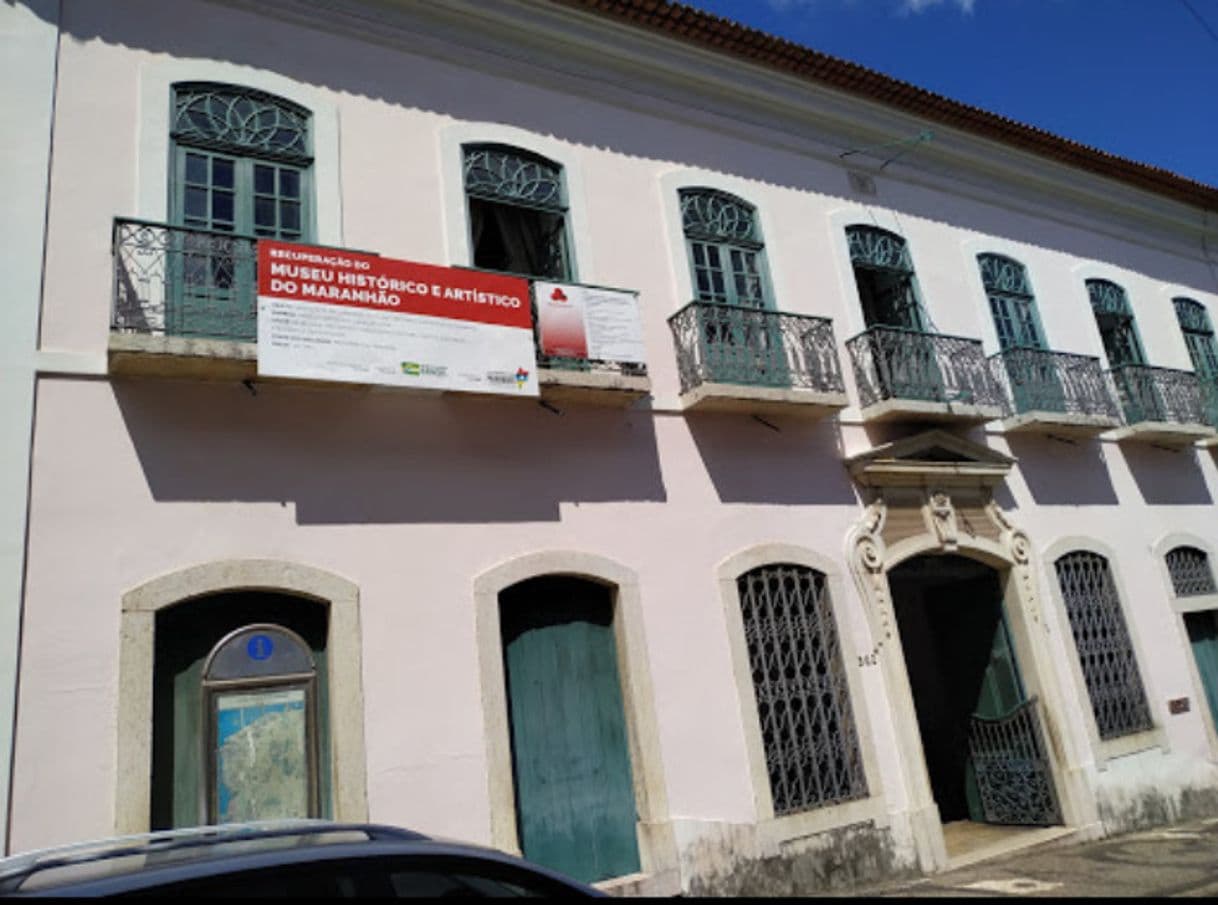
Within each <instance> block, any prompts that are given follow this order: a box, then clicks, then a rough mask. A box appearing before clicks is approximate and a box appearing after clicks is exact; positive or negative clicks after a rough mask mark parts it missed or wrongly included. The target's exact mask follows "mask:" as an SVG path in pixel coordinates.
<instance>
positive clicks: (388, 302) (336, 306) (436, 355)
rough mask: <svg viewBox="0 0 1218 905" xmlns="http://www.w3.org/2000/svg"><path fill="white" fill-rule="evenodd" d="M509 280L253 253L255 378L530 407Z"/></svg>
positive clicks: (519, 291)
mask: <svg viewBox="0 0 1218 905" xmlns="http://www.w3.org/2000/svg"><path fill="white" fill-rule="evenodd" d="M536 372H537V363H536V354H535V351H534V345H533V317H532V312H531V310H530V305H529V284H528V281H527V280H524V279H521V278H520V277H509V276H503V275H501V274H493V273H484V272H482V271H477V270H462V269H458V268H453V267H437V266H434V265H431V264H417V263H413V262H410V261H399V260H395V259H391V258H379V257H376V256H375V255H366V254H359V253H357V252H349V251H341V250H335V249H329V248H320V247H316V246H308V245H291V244H288V243H284V242H271V241H268V240H260V241H259V242H258V373H259V375H262V376H268V377H295V378H303V379H306V380H334V381H342V382H348V383H370V384H383V385H386V386H397V387H413V388H420V389H434V390H462V391H466V392H475V393H495V394H502V395H509V396H537V395H539V392H538V382H537V373H536Z"/></svg>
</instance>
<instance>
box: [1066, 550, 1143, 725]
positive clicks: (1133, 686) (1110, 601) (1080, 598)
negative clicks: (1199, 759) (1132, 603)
mask: <svg viewBox="0 0 1218 905" xmlns="http://www.w3.org/2000/svg"><path fill="white" fill-rule="evenodd" d="M1056 566H1057V580H1058V582H1059V583H1060V584H1061V590H1062V598H1063V600H1064V601H1065V604H1066V613H1067V614H1068V615H1069V617H1070V630H1071V632H1072V633H1073V635H1074V646H1075V647H1076V648H1077V649H1078V657H1079V663H1080V665H1081V666H1082V669H1083V679H1084V680H1085V681H1086V683H1087V694H1088V695H1089V696H1090V698H1091V709H1092V712H1093V713H1094V714H1095V722H1096V725H1097V727H1098V728H1099V733H1100V738H1104V739H1108V738H1116V737H1118V736H1122V735H1129V734H1130V733H1133V732H1139V731H1141V730H1143V729H1150V728H1151V727H1152V725H1153V724H1152V723H1151V719H1150V709H1149V708H1148V706H1147V704H1146V691H1145V689H1144V688H1143V687H1142V678H1141V676H1140V675H1139V674H1138V663H1137V659H1136V658H1135V657H1134V653H1133V644H1132V642H1131V641H1130V638H1129V630H1128V628H1127V627H1126V625H1125V617H1124V616H1123V615H1122V613H1121V602H1120V599H1119V598H1118V597H1117V592H1116V585H1115V584H1114V583H1113V580H1112V574H1111V573H1110V572H1109V570H1108V560H1106V559H1105V558H1104V557H1102V556H1100V555H1098V554H1096V553H1089V552H1086V551H1081V550H1080V551H1076V552H1074V553H1067V554H1066V555H1065V556H1063V557H1061V558H1060V559H1059V560H1057V563H1056Z"/></svg>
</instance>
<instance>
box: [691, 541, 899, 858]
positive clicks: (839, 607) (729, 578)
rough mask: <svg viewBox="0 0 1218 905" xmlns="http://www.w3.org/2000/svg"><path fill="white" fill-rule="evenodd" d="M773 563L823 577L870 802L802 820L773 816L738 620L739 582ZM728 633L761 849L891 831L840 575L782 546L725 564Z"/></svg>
mask: <svg viewBox="0 0 1218 905" xmlns="http://www.w3.org/2000/svg"><path fill="white" fill-rule="evenodd" d="M776 563H790V564H792V565H798V566H803V567H805V568H809V569H814V570H816V571H817V572H820V573H821V574H823V575H824V576H825V586H826V589H827V590H828V594H829V600H830V604H831V608H832V611H833V620H834V624H835V627H836V629H837V635H838V643H839V645H840V648H841V656H842V661H843V666H844V667H845V672H846V685H847V689H848V695H849V698H850V706H851V711H852V714H853V716H854V723H855V730H856V732H857V734H858V744H859V754H860V758H861V761H862V767H863V777H864V779H865V781H866V783H867V796H866V797H864V798H859V799H857V800H854V801H848V802H843V803H842V804H836V805H827V806H825V807H819V808H812V809H810V810H806V811H800V812H798V813H792V814H785V815H782V816H776V815H775V813H774V802H773V796H772V793H771V790H770V779H769V773H768V771H767V769H766V757H765V745H764V741H763V739H762V737H761V720H760V717H759V716H758V713H757V700H756V693H755V691H754V688H753V675H752V672H753V671H752V666H751V664H750V663H749V654H748V643H747V642H746V641H745V637H744V618H743V616H742V614H741V612H740V593H739V590H738V587H737V584H736V581H737V579H738V578H739V577H740V576H741V575H743V574H744V573H746V572H748V571H750V570H752V569H755V568H758V567H761V566H767V565H773V564H776ZM715 574H716V583H717V584H718V587H719V597H720V602H721V604H722V606H723V613H724V617H725V624H726V626H727V633H728V645H729V647H730V650H731V657H732V673H733V677H734V681H735V685H736V695H737V703H738V705H739V707H740V718H741V729H742V731H743V733H744V743H745V751H746V756H747V758H748V764H749V779H750V784H751V788H752V790H753V801H754V804H755V807H756V821H757V831H758V836H759V837H760V840H761V842H762V844H763V846H764V847H767V848H768V847H774V846H777V845H781V844H782V843H784V842H788V841H793V840H796V839H800V838H802V837H805V836H809V835H812V834H814V833H821V832H825V831H826V830H831V829H836V828H841V827H844V826H849V825H850V824H855V823H861V822H866V821H871V822H873V823H874V825H875V826H876V827H877V828H882V827H887V826H889V823H890V821H889V819H888V816H887V808H886V804H885V801H886V799H885V788H884V777H883V775H882V773H881V770H880V769H879V761H878V757H877V753H876V743H875V737H874V735H873V732H872V728H871V713H870V709H871V708H870V706H869V702H868V701H867V697H866V691H865V689H864V682H863V677H862V675H861V674H860V670H859V669H858V668H857V667H856V664H857V663H858V660H859V654H858V647H857V645H856V644H855V639H854V628H853V626H852V625H851V624H850V623H849V621H848V620H847V619H846V618H845V607H846V605H847V603H846V601H847V600H848V599H849V598H847V596H846V591H845V584H844V582H843V578H842V573H841V569H840V568H839V566H838V564H837V563H835V562H834V561H833V560H832V559H830V558H829V557H827V556H823V555H821V554H819V553H817V552H815V551H814V550H810V549H808V548H805V547H801V546H797V545H793V544H785V543H765V544H758V545H755V546H751V547H747V548H745V549H743V550H740V551H738V552H736V553H734V554H732V555H731V556H729V557H727V558H726V559H724V560H722V561H721V562H720V563H719V564H718V566H717V567H716V570H715Z"/></svg>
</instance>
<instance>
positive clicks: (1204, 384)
mask: <svg viewBox="0 0 1218 905" xmlns="http://www.w3.org/2000/svg"><path fill="white" fill-rule="evenodd" d="M1108 373H1109V374H1110V375H1111V376H1112V383H1113V385H1114V386H1115V387H1116V392H1117V396H1118V398H1119V399H1120V400H1121V409H1122V410H1123V411H1124V413H1125V422H1126V423H1127V424H1137V423H1138V422H1139V421H1155V422H1169V423H1175V424H1208V425H1210V426H1211V427H1218V404H1216V403H1218V391H1215V389H1214V388H1212V387H1211V386H1210V385H1209V382H1208V381H1202V380H1201V379H1199V378H1198V377H1197V375H1196V374H1194V373H1193V372H1192V371H1178V370H1175V369H1173V368H1152V367H1149V366H1147V365H1122V366H1121V367H1119V368H1113V369H1112V370H1111V371H1109V372H1108Z"/></svg>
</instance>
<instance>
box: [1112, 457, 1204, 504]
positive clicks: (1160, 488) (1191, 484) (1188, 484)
mask: <svg viewBox="0 0 1218 905" xmlns="http://www.w3.org/2000/svg"><path fill="white" fill-rule="evenodd" d="M1121 453H1122V455H1124V456H1125V461H1126V462H1127V463H1128V465H1129V471H1130V474H1132V475H1133V479H1134V481H1135V482H1136V483H1137V485H1138V491H1139V492H1140V493H1141V494H1142V499H1144V500H1145V501H1146V502H1147V503H1150V504H1152V505H1165V506H1190V505H1193V506H1198V505H1200V506H1203V505H1205V504H1207V503H1212V502H1213V497H1211V496H1210V492H1209V488H1208V487H1206V486H1205V476H1204V475H1202V474H1201V469H1200V467H1198V466H1199V463H1198V462H1197V452H1196V450H1195V449H1193V448H1192V447H1185V448H1184V449H1168V448H1166V447H1161V446H1152V445H1148V444H1143V443H1126V444H1123V445H1122V446H1121Z"/></svg>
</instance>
